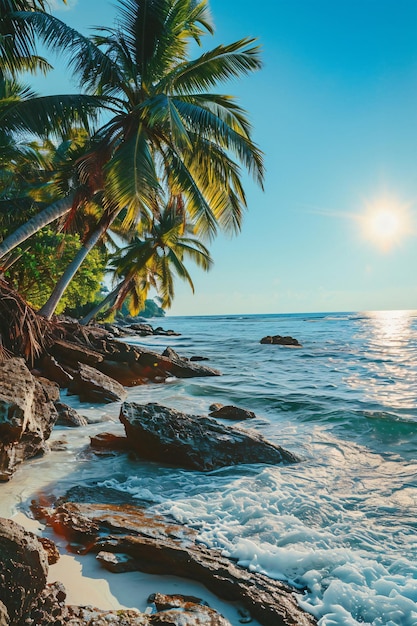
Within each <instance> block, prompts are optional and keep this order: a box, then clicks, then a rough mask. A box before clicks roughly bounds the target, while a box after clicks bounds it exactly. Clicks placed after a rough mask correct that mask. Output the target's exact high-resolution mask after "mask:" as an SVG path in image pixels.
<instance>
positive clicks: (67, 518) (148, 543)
mask: <svg viewBox="0 0 417 626" xmlns="http://www.w3.org/2000/svg"><path fill="white" fill-rule="evenodd" d="M42 513H43V516H44V518H46V521H47V523H48V524H50V525H52V526H53V527H54V528H56V529H59V531H60V532H61V533H62V534H64V536H65V537H66V538H67V539H69V540H70V541H75V542H76V547H75V546H74V547H75V549H77V550H78V551H79V544H80V543H81V544H82V545H83V546H84V547H85V551H86V552H95V553H98V554H100V553H101V557H100V562H101V563H102V564H103V565H104V566H105V567H108V568H109V569H110V570H111V571H112V570H114V568H115V567H116V569H117V571H123V562H124V563H125V564H126V568H127V569H128V570H131V569H132V567H133V566H135V567H136V568H137V569H138V570H139V571H144V572H148V573H151V574H160V575H165V574H169V575H172V576H181V577H185V578H188V579H191V580H194V581H198V582H201V583H202V584H204V585H205V586H206V587H207V588H208V589H210V591H212V592H213V593H215V594H216V595H217V596H219V597H220V598H224V599H225V600H229V601H235V602H238V603H239V605H242V606H243V607H244V609H245V610H246V615H247V613H248V612H249V613H250V615H252V617H253V618H255V619H257V620H258V621H259V622H260V623H261V624H264V625H265V626H312V625H313V624H316V621H315V619H314V618H313V617H312V616H311V615H309V614H307V613H305V612H304V611H303V610H302V609H301V608H300V607H299V606H298V604H297V601H296V599H295V595H294V591H295V590H294V589H293V588H291V587H290V586H289V585H287V584H285V583H283V582H282V581H279V580H272V579H271V578H268V577H267V576H264V575H263V574H260V573H258V572H250V571H248V570H245V569H243V568H241V567H239V566H238V565H236V564H235V563H233V562H232V561H230V560H228V559H227V558H226V557H224V556H223V555H222V553H221V552H220V551H218V550H215V549H211V548H208V547H207V546H205V545H204V544H202V543H201V541H199V535H198V531H197V530H195V529H190V528H187V527H185V526H182V525H180V524H177V523H174V522H173V521H172V519H164V518H163V517H161V516H158V515H153V514H151V513H150V512H149V511H146V510H145V509H143V508H141V507H138V506H132V505H122V506H120V505H115V504H110V503H106V504H102V503H90V502H89V503H80V502H66V503H65V504H61V505H60V506H58V507H57V508H56V509H55V510H53V509H46V510H45V509H44V510H43V511H42ZM81 528H86V529H87V530H88V532H87V534H86V535H84V536H83V535H82V533H81V532H80V529H81ZM103 553H104V554H103ZM106 553H107V554H106ZM108 553H112V554H114V555H115V558H114V559H112V558H111V557H110V555H109V554H108ZM119 555H120V556H119ZM298 593H300V590H298ZM150 600H152V601H153V602H154V603H155V606H156V608H157V609H159V610H161V611H162V609H164V610H165V609H166V608H168V610H169V611H170V613H169V614H167V615H165V618H166V621H159V619H158V621H155V622H150V623H151V624H167V625H168V624H170V625H174V626H175V625H178V626H180V624H181V625H185V624H186V625H187V626H189V625H191V624H194V623H195V624H196V625H197V624H213V625H214V624H222V625H224V624H225V622H222V621H220V622H216V621H214V622H213V621H209V620H210V619H212V617H211V616H210V615H208V614H206V615H207V617H206V618H205V620H201V621H200V622H198V621H196V622H194V621H191V617H190V621H189V618H188V617H187V619H186V620H184V621H183V622H180V621H169V619H171V620H172V618H173V617H174V615H175V614H174V613H171V611H172V610H173V609H174V608H176V606H178V605H177V602H178V603H180V599H179V598H170V599H167V598H164V597H162V596H159V595H156V596H154V597H153V598H150ZM194 600H196V599H195V598H194V599H193V601H194ZM181 603H184V604H181V605H180V606H184V608H186V607H187V603H188V601H187V598H185V600H184V599H183V600H182V601H181ZM177 610H178V609H177ZM193 611H194V609H193ZM157 615H158V614H157ZM177 615H178V613H177ZM160 619H164V616H163V613H162V612H161V614H160ZM245 621H249V620H248V619H245ZM116 623H117V622H116ZM146 623H147V622H146Z"/></svg>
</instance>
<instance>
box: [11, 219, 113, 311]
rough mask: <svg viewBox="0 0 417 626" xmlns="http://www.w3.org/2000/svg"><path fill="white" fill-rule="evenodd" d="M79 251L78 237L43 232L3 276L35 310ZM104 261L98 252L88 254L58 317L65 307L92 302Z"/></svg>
mask: <svg viewBox="0 0 417 626" xmlns="http://www.w3.org/2000/svg"><path fill="white" fill-rule="evenodd" d="M79 247H80V239H79V236H78V235H68V234H63V233H56V232H53V231H52V230H50V229H46V230H43V231H41V232H39V233H38V234H37V235H35V237H33V239H32V240H31V246H30V248H28V249H27V250H22V252H21V254H20V256H19V258H18V259H17V260H16V261H15V263H13V265H12V266H11V267H10V268H9V269H8V270H7V271H6V272H5V278H6V279H7V280H8V281H9V283H10V284H11V285H12V286H13V287H14V288H15V289H16V290H17V291H18V292H19V293H20V294H21V295H22V296H23V297H24V298H25V300H26V301H27V302H28V304H30V305H31V306H32V307H34V308H35V309H38V308H40V306H42V304H43V303H44V302H45V299H46V298H48V296H49V294H50V293H51V292H52V290H53V288H54V286H55V284H56V281H57V280H58V278H59V277H60V275H61V274H62V272H63V270H65V268H66V266H67V265H68V263H69V262H70V261H71V259H72V258H73V256H74V253H75V252H76V251H77V250H78V248H79ZM17 250H19V249H17ZM19 252H20V251H19ZM106 260H107V259H106V255H105V254H104V253H103V251H102V250H100V248H98V247H97V248H95V249H94V250H93V251H92V252H91V254H90V256H89V258H88V263H85V264H83V266H82V267H81V268H80V271H79V272H77V275H76V276H75V278H74V280H73V281H71V284H70V285H69V287H68V289H67V291H66V292H65V294H64V296H63V298H62V299H61V301H60V303H59V307H58V310H57V312H58V313H61V312H62V311H64V310H65V309H66V308H67V307H71V308H73V307H79V306H82V305H83V304H87V303H88V302H92V301H93V300H94V298H95V296H96V294H97V293H98V291H99V289H100V287H101V281H102V280H103V278H104V272H105V268H106Z"/></svg>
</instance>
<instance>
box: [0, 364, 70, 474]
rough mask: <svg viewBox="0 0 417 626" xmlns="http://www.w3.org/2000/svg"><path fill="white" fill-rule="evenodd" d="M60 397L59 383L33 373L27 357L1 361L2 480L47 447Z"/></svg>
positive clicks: (0, 472)
mask: <svg viewBox="0 0 417 626" xmlns="http://www.w3.org/2000/svg"><path fill="white" fill-rule="evenodd" d="M58 397H59V389H58V385H56V384H55V383H52V382H50V381H48V380H46V379H44V378H35V377H34V376H32V374H31V373H30V372H29V370H28V368H27V367H26V364H25V362H24V360H23V359H19V358H12V359H8V360H7V361H4V362H3V363H0V480H8V479H9V478H11V476H12V474H13V472H14V470H15V467H16V465H17V464H18V463H21V462H22V461H24V460H25V459H29V458H31V457H33V456H36V455H37V454H41V453H44V452H45V451H47V449H48V448H47V445H46V440H47V439H49V436H50V434H51V430H52V428H53V426H54V424H55V422H56V420H57V418H58V413H57V411H56V409H55V406H54V402H55V401H56V400H57V399H58Z"/></svg>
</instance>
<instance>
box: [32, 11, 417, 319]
mask: <svg viewBox="0 0 417 626" xmlns="http://www.w3.org/2000/svg"><path fill="white" fill-rule="evenodd" d="M54 4H55V5H56V6H58V4H59V2H58V0H55V2H54ZM116 4H117V3H116V1H114V2H110V1H108V0H75V1H72V0H69V7H68V8H67V9H66V10H60V11H59V12H56V15H57V16H59V17H60V18H61V19H63V20H64V21H66V22H67V23H69V24H70V25H72V26H74V27H76V28H78V29H80V30H82V31H83V32H87V28H88V27H89V26H95V25H111V24H112V22H113V19H114V16H115V13H116V10H115V5H116ZM210 7H211V10H212V14H213V17H214V21H215V25H216V35H215V37H214V38H213V37H210V36H207V37H206V42H205V47H207V48H210V47H213V46H214V45H216V44H217V43H220V42H222V43H228V42H231V41H234V40H236V39H240V38H242V37H245V36H256V37H258V39H259V43H260V44H261V46H262V48H263V61H264V68H263V69H262V70H261V71H260V72H258V73H256V74H252V75H251V76H249V77H247V78H245V79H244V80H241V81H239V82H234V83H231V84H230V85H226V86H225V87H224V92H225V93H231V94H234V95H237V96H238V97H239V100H240V103H241V104H242V105H243V106H244V107H245V108H246V109H247V110H248V112H249V115H250V119H251V121H252V123H253V126H254V138H255V141H256V142H257V143H258V145H259V146H260V147H261V149H262V150H263V152H264V153H265V163H266V170H267V173H266V181H265V192H262V191H261V190H260V189H259V188H257V187H256V186H255V184H254V183H252V181H251V180H250V179H246V178H245V188H246V190H247V196H248V212H247V214H246V217H245V221H244V225H243V229H242V233H241V234H240V235H239V236H237V237H234V238H227V237H225V236H219V237H218V238H217V240H216V241H215V242H213V244H212V245H211V252H212V255H213V257H214V261H215V265H214V268H213V269H212V270H211V271H210V272H209V273H208V274H206V273H203V272H201V271H199V270H197V269H194V267H191V268H190V269H191V274H192V276H193V279H194V283H195V287H196V293H195V295H192V293H191V291H190V289H189V287H188V286H186V285H181V284H179V282H177V288H176V298H175V302H174V305H173V307H172V309H171V311H170V313H171V314H173V315H182V314H188V315H191V314H196V315H199V314H202V315H203V314H222V313H229V314H232V313H284V312H288V313H290V312H310V311H311V312H313V311H353V310H376V309H417V271H416V270H417V246H416V243H417V37H416V34H417V0H264V1H263V2H257V3H253V1H249V0H226V1H225V0H211V2H210ZM57 65H58V67H59V71H58V72H55V73H53V74H51V75H49V77H48V78H47V79H46V80H44V81H40V80H39V81H38V82H37V88H38V90H42V92H43V93H46V92H49V93H58V92H69V91H74V89H73V87H71V86H70V83H69V80H68V78H69V77H67V75H66V72H65V70H64V69H63V66H62V65H61V64H60V63H57Z"/></svg>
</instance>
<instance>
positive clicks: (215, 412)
mask: <svg viewBox="0 0 417 626" xmlns="http://www.w3.org/2000/svg"><path fill="white" fill-rule="evenodd" d="M211 406H215V405H214V404H212V405H211ZM209 415H210V417H218V418H221V419H224V420H248V419H254V418H255V417H256V414H255V413H254V412H253V411H248V410H247V409H241V408H240V407H238V406H233V405H227V406H220V407H219V408H214V409H212V408H211V407H210V414H209Z"/></svg>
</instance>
